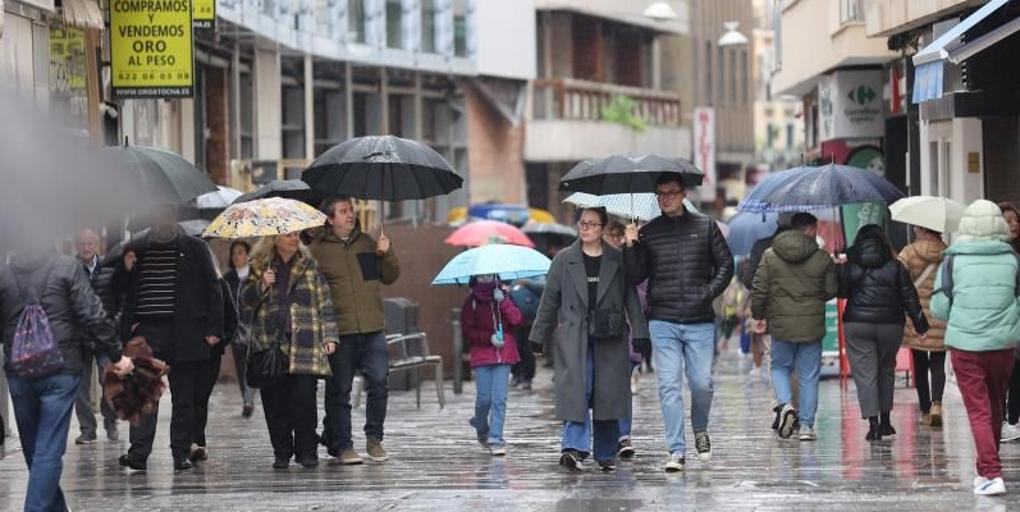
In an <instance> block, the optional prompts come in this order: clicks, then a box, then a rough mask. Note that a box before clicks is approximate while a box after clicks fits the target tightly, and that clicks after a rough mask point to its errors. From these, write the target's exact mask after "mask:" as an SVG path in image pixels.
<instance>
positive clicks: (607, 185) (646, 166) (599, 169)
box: [560, 154, 705, 196]
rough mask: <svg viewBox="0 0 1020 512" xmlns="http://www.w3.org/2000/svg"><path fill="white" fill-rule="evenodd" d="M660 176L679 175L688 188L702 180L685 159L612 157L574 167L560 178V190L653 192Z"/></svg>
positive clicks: (593, 192) (632, 155)
mask: <svg viewBox="0 0 1020 512" xmlns="http://www.w3.org/2000/svg"><path fill="white" fill-rule="evenodd" d="M663 174H679V175H681V176H682V177H683V180H684V184H685V185H686V186H688V187H693V186H700V185H701V183H702V181H703V180H704V178H705V175H704V174H702V173H701V171H699V170H698V168H697V167H695V166H694V164H692V163H690V162H688V161H687V160H683V159H679V158H666V157H661V156H658V155H652V154H642V155H635V154H628V155H613V156H609V157H605V158H594V159H591V160H585V161H583V162H581V163H579V164H577V165H575V166H574V167H573V168H572V169H570V172H568V173H567V174H566V175H565V176H563V178H561V179H560V190H561V191H564V192H587V193H589V194H595V195H597V196H601V195H607V194H634V193H641V192H655V181H656V180H658V179H659V176H661V175H663Z"/></svg>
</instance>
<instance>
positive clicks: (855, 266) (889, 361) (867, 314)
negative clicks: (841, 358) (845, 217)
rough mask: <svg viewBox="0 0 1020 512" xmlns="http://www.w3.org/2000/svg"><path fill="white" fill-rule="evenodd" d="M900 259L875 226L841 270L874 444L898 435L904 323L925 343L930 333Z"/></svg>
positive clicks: (850, 342) (851, 352)
mask: <svg viewBox="0 0 1020 512" xmlns="http://www.w3.org/2000/svg"><path fill="white" fill-rule="evenodd" d="M895 256H896V254H895V252H894V251H893V248H892V244H890V243H889V239H888V238H887V237H886V235H885V232H884V231H882V228H880V227H878V226H876V225H874V224H869V225H867V226H864V227H862V228H861V230H860V231H859V232H858V233H857V238H856V240H855V241H854V244H853V246H851V247H850V249H849V250H848V251H847V259H846V263H844V264H841V265H840V272H839V277H840V279H839V296H840V297H841V298H844V299H846V309H845V310H844V312H843V322H844V329H845V332H846V345H847V354H848V357H849V359H850V369H851V373H852V374H853V378H854V384H855V385H856V386H857V401H858V403H859V404H860V406H861V417H862V418H864V419H866V420H868V433H867V435H866V436H865V439H866V440H868V441H881V440H882V437H890V436H894V435H896V429H895V428H893V425H892V423H891V421H890V413H891V412H892V408H893V392H894V391H895V387H896V354H897V353H898V352H899V350H900V345H901V344H902V343H903V328H904V320H905V319H906V318H909V319H910V321H911V324H912V325H913V327H914V332H915V333H917V336H919V337H920V339H921V340H924V339H925V338H926V335H927V332H928V319H927V317H925V315H924V310H922V309H921V302H920V300H919V299H918V297H917V290H916V289H915V288H914V283H913V281H912V280H911V279H910V274H909V273H908V272H907V268H906V267H904V266H903V264H902V263H900V261H899V260H898V259H896V257H895ZM904 313H906V314H904Z"/></svg>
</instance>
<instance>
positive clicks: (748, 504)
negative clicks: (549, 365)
mask: <svg viewBox="0 0 1020 512" xmlns="http://www.w3.org/2000/svg"><path fill="white" fill-rule="evenodd" d="M742 364H746V363H743V362H742V361H739V360H738V358H737V356H725V357H724V358H723V359H722V360H721V361H720V368H719V370H718V372H717V373H718V378H717V391H716V399H715V405H716V407H715V408H714V409H713V411H712V429H711V432H712V434H713V441H714V449H715V457H714V459H713V461H712V463H711V465H703V464H700V463H698V462H696V461H691V462H689V465H688V471H687V472H686V473H685V474H681V475H675V476H667V475H666V474H665V473H664V472H663V471H662V469H661V461H662V459H663V456H664V445H663V441H662V429H663V427H662V423H661V420H660V419H659V412H658V403H657V400H656V397H655V390H654V382H653V379H652V378H650V377H649V376H645V377H646V378H645V379H644V380H643V381H642V386H641V388H642V389H641V393H640V396H639V397H638V398H637V399H636V401H635V406H636V411H637V417H636V420H635V423H636V439H635V444H636V447H637V450H638V456H637V458H636V459H635V460H634V461H633V462H625V463H622V464H621V466H620V471H618V472H616V473H613V474H601V473H597V472H594V471H591V472H588V473H585V474H580V475H574V474H567V473H566V472H564V471H563V470H562V469H561V468H560V467H559V466H558V465H557V461H558V453H557V449H558V447H557V431H558V428H557V425H556V422H555V421H554V420H553V418H552V401H551V393H550V384H551V383H550V381H549V378H548V377H549V373H548V372H546V373H541V374H540V375H541V382H540V383H539V384H538V385H537V386H536V391H534V392H532V393H526V392H522V391H512V392H511V396H510V404H509V420H508V424H507V429H506V437H507V440H508V441H509V449H510V455H509V457H507V459H505V460H496V459H493V458H492V457H490V456H489V455H487V454H486V453H484V452H483V451H482V450H481V449H480V447H479V446H478V445H477V444H476V443H475V442H474V439H473V432H472V430H471V429H470V428H469V427H468V425H467V420H468V418H469V417H470V415H471V411H472V400H473V398H472V393H471V390H472V385H471V384H470V383H468V385H466V386H465V390H466V391H465V393H464V394H463V395H461V396H455V395H453V394H452V392H451V391H450V390H448V391H447V397H448V398H449V399H450V403H449V404H448V406H447V408H446V409H445V410H443V411H440V410H439V409H438V406H437V405H436V403H435V399H434V397H435V395H434V393H432V388H431V387H430V386H429V385H428V384H426V387H425V389H423V395H422V398H423V404H422V409H421V410H420V411H417V410H415V405H414V393H413V392H412V393H394V396H393V397H392V398H391V406H390V415H389V418H388V421H387V428H388V431H387V438H386V447H387V449H388V450H389V452H390V455H391V461H390V462H388V463H386V464H383V465H379V464H366V465H364V466H360V467H334V466H328V465H322V466H320V467H319V468H318V469H315V470H303V469H300V468H299V467H297V466H292V468H291V469H290V470H289V471H287V472H274V471H273V470H272V469H270V464H271V463H272V454H271V450H270V446H269V438H268V434H267V433H266V428H265V423H264V420H263V418H262V411H261V410H258V411H256V414H255V416H254V417H253V418H252V419H250V420H245V419H243V418H241V416H240V414H239V412H240V400H239V397H238V393H237V390H236V388H235V386H233V385H229V384H221V385H220V386H219V387H218V388H217V390H216V393H215V395H214V399H213V404H212V412H211V419H210V423H211V425H210V429H209V432H210V433H211V435H210V461H209V462H207V463H205V464H203V465H202V466H200V469H198V470H196V471H193V472H190V473H186V474H183V475H176V476H175V475H174V474H173V472H172V469H171V460H170V453H169V449H168V448H166V447H167V446H168V444H169V439H168V426H169V425H168V423H169V415H166V416H163V417H161V425H160V430H159V437H158V438H157V441H156V444H157V446H159V447H162V448H159V449H157V451H156V452H155V453H154V455H153V457H152V458H151V459H150V460H149V471H148V472H147V473H140V474H134V475H126V474H125V473H123V472H122V471H121V470H120V469H119V468H118V466H117V463H116V459H117V456H118V455H119V454H120V453H121V451H122V450H123V449H124V444H125V442H122V443H121V444H119V445H118V444H114V443H109V442H104V441H100V442H99V443H98V444H97V445H95V446H89V447H79V446H74V445H73V444H71V445H70V446H69V447H68V453H67V456H66V457H65V471H64V479H63V486H64V491H65V492H66V493H67V495H68V499H69V502H70V503H71V504H72V506H73V507H74V509H75V510H196V509H208V510H379V509H385V510H433V509H438V510H472V509H473V510H479V509H481V510H554V509H555V510H561V511H572V510H578V511H580V510H606V511H608V510H614V511H616V510H679V509H683V508H687V509H691V510H727V511H734V510H790V509H799V510H818V509H825V508H833V507H835V508H838V509H851V508H852V509H853V510H883V511H888V510H896V511H897V512H905V511H909V510H923V511H932V510H953V509H967V510H970V509H974V508H979V509H986V510H1006V509H1007V504H1014V505H1015V504H1016V503H1017V502H1018V498H1017V496H1020V444H1013V445H1007V446H1005V447H1004V448H1003V454H1004V463H1005V466H1006V468H1007V469H1006V481H1007V485H1011V486H1012V487H1011V490H1012V491H1013V492H1012V494H1009V495H1007V496H1006V497H1004V498H975V497H974V496H973V495H972V494H971V492H970V480H971V479H972V477H973V463H972V461H973V446H972V441H971V438H970V436H969V432H968V427H967V424H966V421H965V418H964V412H963V410H962V405H961V403H960V397H959V393H958V392H957V390H956V387H955V385H953V384H950V386H949V388H948V390H947V397H946V409H947V423H946V426H945V427H944V428H943V429H942V430H941V431H936V432H930V431H928V430H925V429H922V428H919V427H918V426H917V413H916V412H915V410H914V408H913V403H914V400H915V395H914V393H913V390H911V389H906V388H900V389H898V390H897V395H896V400H897V403H898V404H900V406H899V407H898V408H897V409H896V411H895V412H894V414H895V417H894V422H895V423H894V425H895V426H896V428H897V429H898V430H899V432H900V435H899V436H898V437H897V438H896V439H895V440H893V441H888V442H883V443H881V444H878V445H870V444H868V443H866V442H864V434H865V431H866V428H865V425H866V424H865V422H863V421H861V420H859V419H857V418H856V416H857V405H856V400H855V397H854V394H853V386H852V385H851V386H850V387H849V389H848V391H847V392H846V393H841V391H840V385H839V382H838V381H835V380H829V381H825V382H824V383H823V386H822V388H823V389H822V393H821V395H822V396H821V410H820V413H819V416H820V419H819V424H818V428H817V430H818V433H819V436H820V439H819V441H818V442H816V443H799V442H797V441H779V440H777V439H775V438H774V437H773V436H772V431H771V430H770V429H769V423H770V421H771V417H770V415H769V413H768V409H769V396H768V388H767V385H766V383H765V382H764V381H761V380H754V379H752V378H750V377H749V376H746V375H744V374H743V372H740V371H739V369H740V367H741V366H742ZM164 407H165V409H164V410H166V411H169V401H167V400H165V401H164ZM362 411H363V409H361V410H359V411H357V412H356V414H357V415H358V416H360V413H361V412H362ZM361 420H362V418H360V417H359V418H358V419H356V420H355V425H359V424H360V422H361ZM688 428H689V427H688ZM72 432H73V433H74V434H76V433H77V426H76V425H72ZM125 433H126V430H125ZM125 437H126V436H125ZM356 443H357V444H358V446H359V448H361V449H363V447H364V443H363V439H360V438H359V439H358V440H357V441H356ZM14 444H15V445H16V442H15V443H14ZM691 444H693V442H692V443H691ZM322 455H323V456H324V455H325V454H324V452H323V453H322ZM691 458H693V457H691ZM26 478H27V472H26V471H25V469H24V464H23V460H22V458H21V454H20V453H8V454H7V459H5V460H3V461H0V510H16V509H19V507H20V504H21V500H22V498H23V496H24V491H25V485H26Z"/></svg>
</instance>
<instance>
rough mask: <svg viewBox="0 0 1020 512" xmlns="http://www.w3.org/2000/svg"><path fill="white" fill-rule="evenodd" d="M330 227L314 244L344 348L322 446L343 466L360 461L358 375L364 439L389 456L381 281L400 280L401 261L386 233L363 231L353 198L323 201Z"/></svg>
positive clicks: (335, 361)
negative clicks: (355, 430)
mask: <svg viewBox="0 0 1020 512" xmlns="http://www.w3.org/2000/svg"><path fill="white" fill-rule="evenodd" d="M322 212H323V213H324V214H326V217H327V218H328V219H327V223H326V229H325V230H324V231H323V232H322V233H320V234H319V236H317V237H316V240H315V241H314V242H313V243H312V246H311V249H312V255H314V256H315V259H316V260H318V262H319V269H320V270H321V271H322V275H323V276H325V277H326V282H328V283H329V288H330V292H331V293H332V295H333V305H334V307H335V308H336V312H337V324H338V327H339V328H338V331H339V334H340V346H339V347H338V348H337V350H336V352H334V353H333V354H332V355H331V356H329V363H330V366H331V367H332V370H333V375H332V376H331V377H329V379H328V380H327V381H326V417H325V418H324V419H323V434H322V438H323V439H322V440H323V444H325V445H326V447H327V448H328V450H329V453H330V455H332V456H334V457H336V458H337V459H338V462H340V463H341V464H361V463H362V462H363V461H362V458H361V456H360V455H358V453H357V452H356V451H355V450H354V442H353V440H352V437H351V386H352V384H353V381H354V373H355V372H356V371H357V372H359V373H361V375H362V377H363V378H364V379H365V388H366V391H367V395H368V397H367V400H366V402H365V416H366V418H365V437H366V438H367V446H366V451H367V452H368V458H369V459H370V460H372V461H374V462H383V461H385V460H386V459H387V455H386V451H385V450H384V449H383V446H382V439H383V422H384V421H385V420H386V400H387V395H388V389H387V384H386V377H387V375H388V374H389V360H388V357H387V352H386V336H385V331H384V329H385V316H384V314H383V302H382V285H389V284H393V283H394V282H396V280H397V278H398V277H399V276H400V264H399V262H398V261H397V256H396V254H395V253H394V252H393V247H392V246H391V245H390V241H389V239H388V238H386V235H380V236H379V240H378V241H376V240H373V239H372V237H371V236H369V235H368V234H366V233H363V232H362V231H361V228H360V226H359V225H358V222H357V213H356V212H355V210H354V202H353V201H352V200H351V199H350V198H348V197H334V198H331V199H327V200H326V201H325V202H324V203H323V204H322Z"/></svg>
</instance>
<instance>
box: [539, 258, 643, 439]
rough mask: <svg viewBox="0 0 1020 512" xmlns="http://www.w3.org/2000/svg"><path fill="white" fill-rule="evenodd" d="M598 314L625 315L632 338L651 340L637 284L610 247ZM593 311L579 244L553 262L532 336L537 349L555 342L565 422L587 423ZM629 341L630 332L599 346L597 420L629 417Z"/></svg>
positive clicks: (559, 404) (559, 409) (597, 343)
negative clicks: (590, 317) (612, 311)
mask: <svg viewBox="0 0 1020 512" xmlns="http://www.w3.org/2000/svg"><path fill="white" fill-rule="evenodd" d="M597 308H599V309H616V310H618V311H623V312H624V313H626V315H627V317H628V320H629V322H630V326H631V331H632V332H633V336H634V337H635V338H643V339H648V322H647V321H646V320H645V315H644V312H642V311H641V303H640V302H639V301H638V297H637V292H636V290H635V287H634V284H633V283H631V282H629V281H628V280H627V279H626V275H625V274H624V271H623V258H622V257H621V254H620V251H618V250H616V249H614V248H612V247H610V246H609V245H607V244H603V250H602V264H601V270H600V273H599V288H598V304H597ZM588 311H589V307H588V282H587V276H586V274H585V268H584V257H583V255H582V252H581V243H580V242H579V241H578V242H574V244H573V245H571V246H570V247H568V248H567V249H564V250H563V251H561V252H560V253H559V254H557V255H556V257H555V258H553V262H552V266H551V267H550V269H549V276H548V278H547V280H546V285H545V291H544V292H543V293H542V300H541V302H540V303H539V306H538V316H537V317H536V318H535V325H534V326H533V327H532V330H531V336H530V339H531V341H532V342H534V343H538V344H544V343H545V342H546V341H548V340H553V350H555V356H554V357H553V361H554V362H555V365H556V368H555V375H556V377H555V381H556V417H557V418H558V419H560V420H566V421H576V422H583V421H584V419H585V418H586V417H587V415H588V409H589V404H588V400H587V399H586V387H587V360H588V341H589V340H588ZM628 340H629V337H628V333H627V332H626V331H625V332H624V333H623V335H622V336H620V337H618V338H615V339H600V340H596V341H595V342H594V348H595V353H594V358H593V361H594V365H595V388H594V393H593V397H594V398H593V400H594V402H593V404H592V405H593V407H592V408H593V409H594V415H595V419H597V420H617V419H621V418H625V417H627V416H628V415H629V414H630V410H631V405H630V401H631V395H630V374H631V364H630V345H629V343H628Z"/></svg>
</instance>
